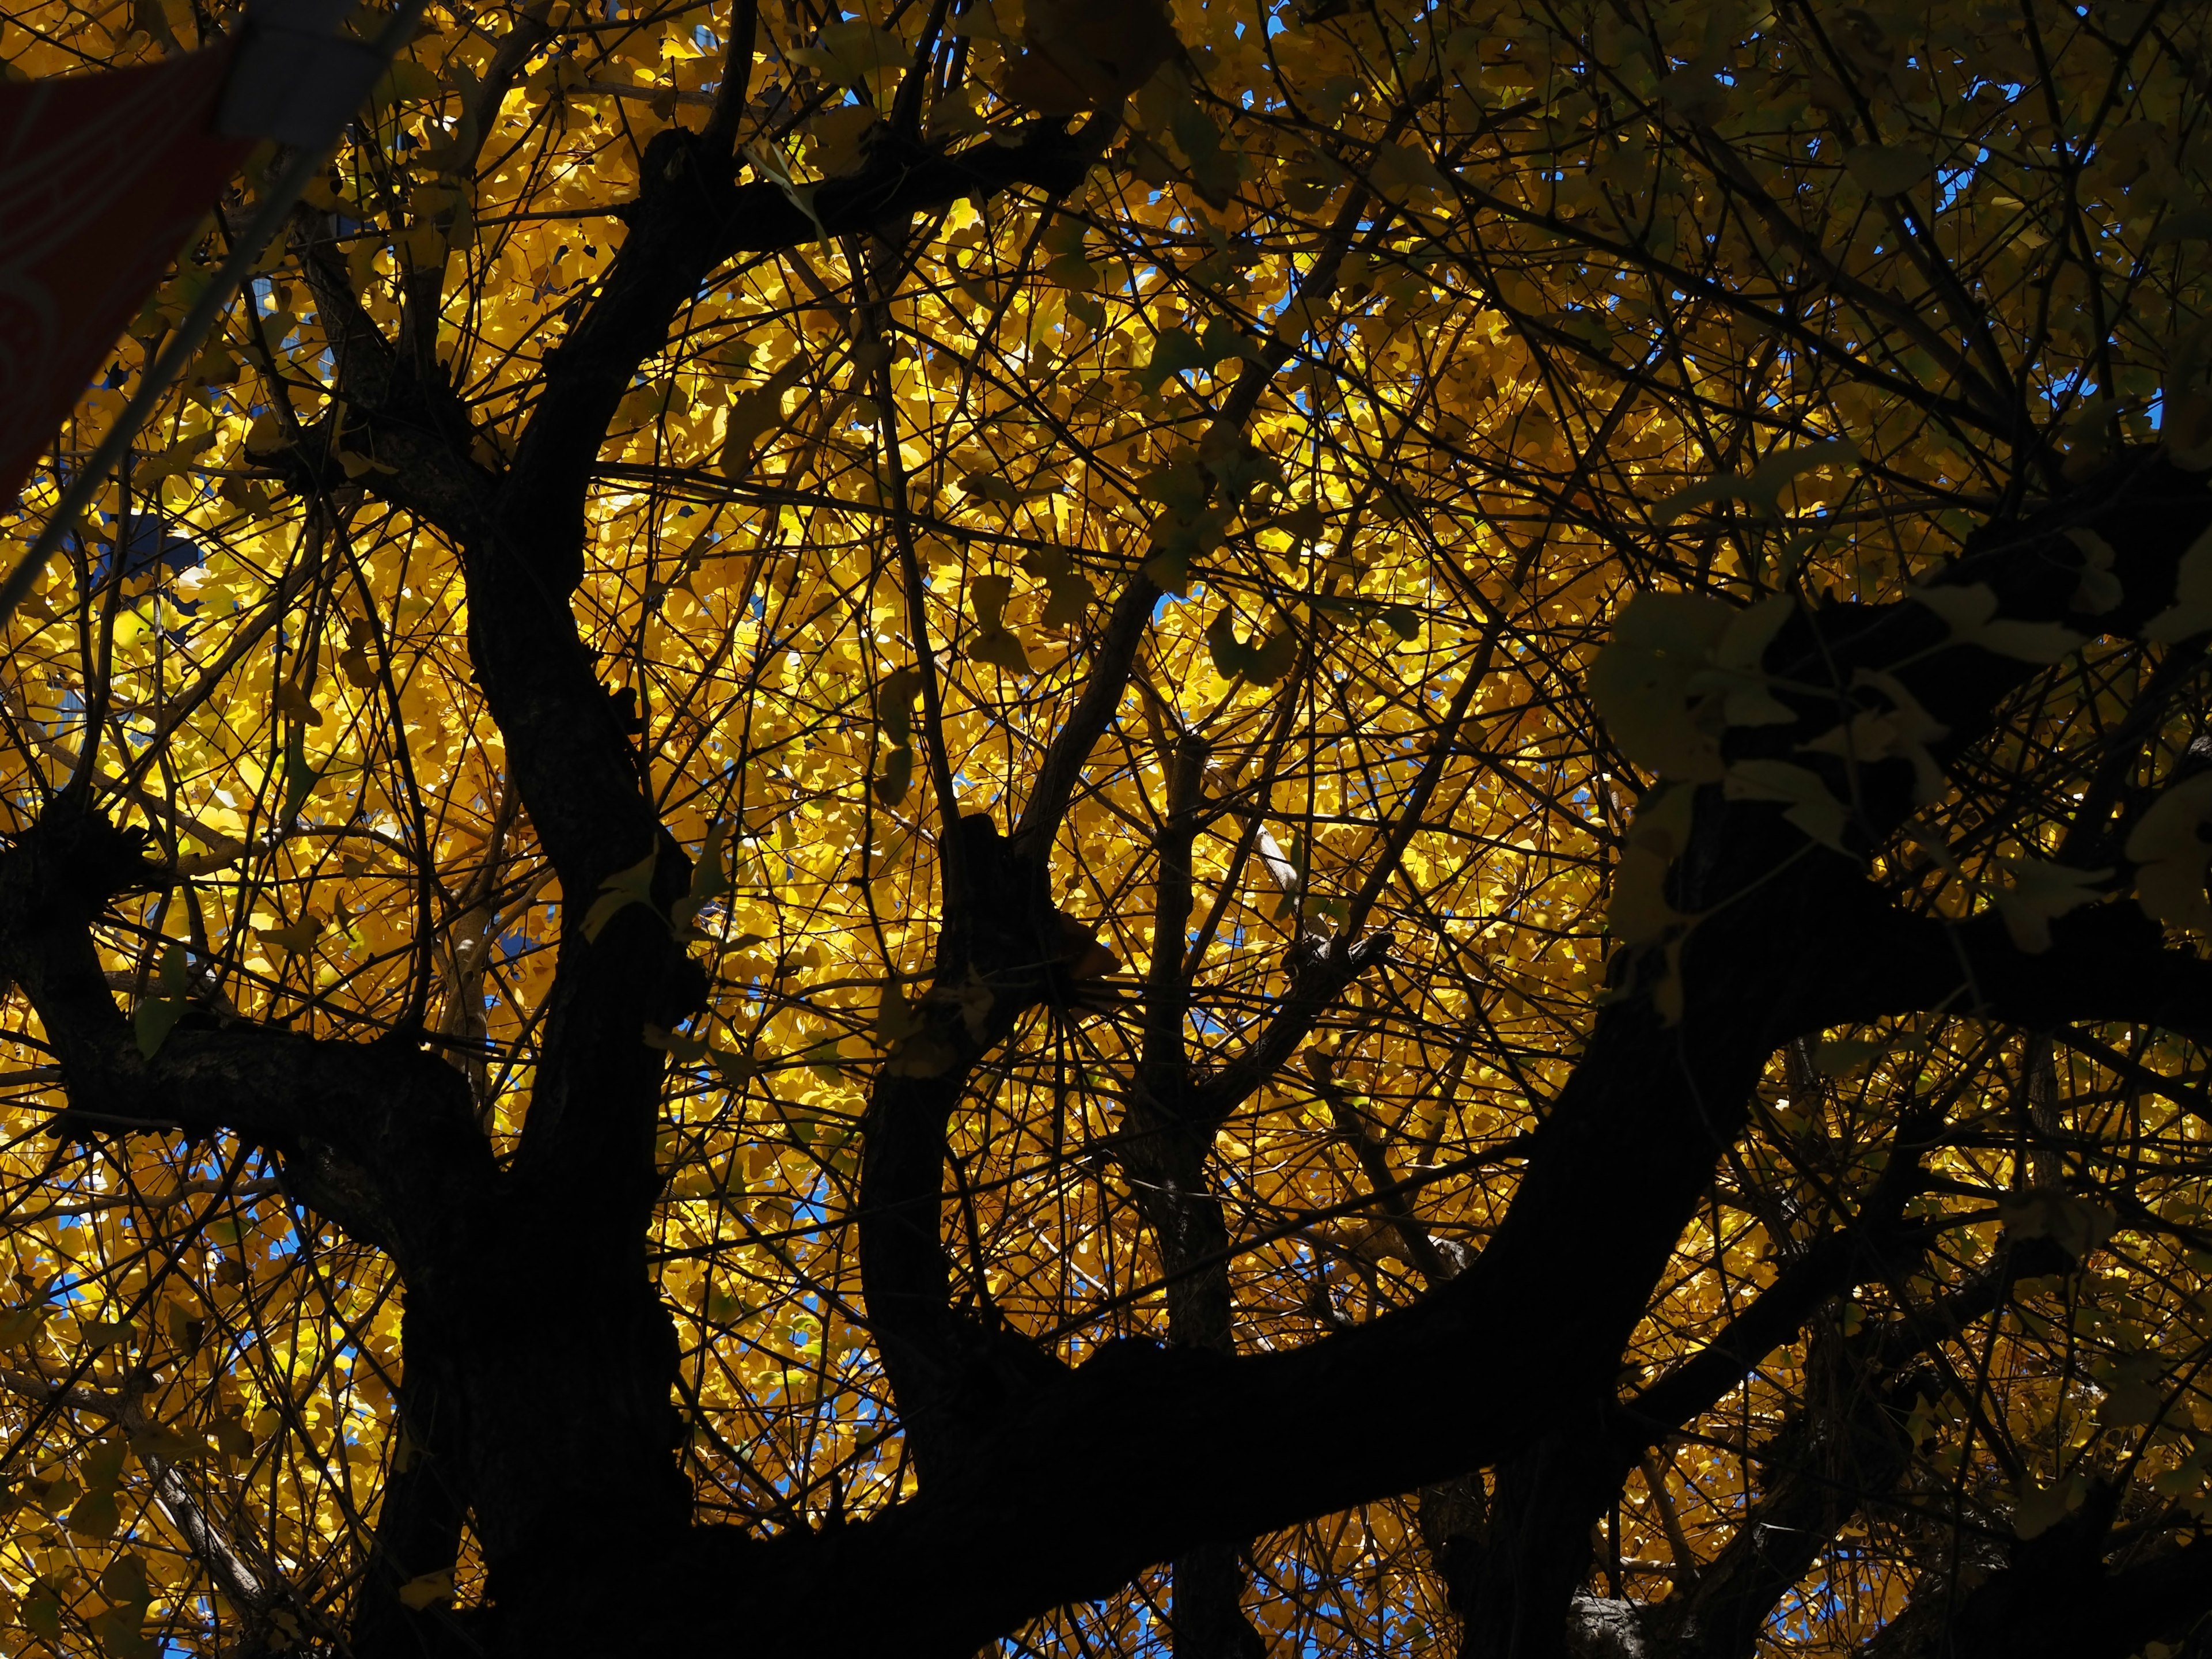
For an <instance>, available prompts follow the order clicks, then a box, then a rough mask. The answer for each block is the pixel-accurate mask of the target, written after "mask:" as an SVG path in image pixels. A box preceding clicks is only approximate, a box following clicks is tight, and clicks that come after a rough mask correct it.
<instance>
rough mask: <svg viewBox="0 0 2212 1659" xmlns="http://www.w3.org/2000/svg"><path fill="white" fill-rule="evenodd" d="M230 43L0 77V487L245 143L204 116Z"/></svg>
mask: <svg viewBox="0 0 2212 1659" xmlns="http://www.w3.org/2000/svg"><path fill="white" fill-rule="evenodd" d="M234 51H235V46H234V43H232V42H228V41H226V42H224V43H223V44H222V45H221V46H213V47H210V48H209V49H208V50H207V51H204V52H192V53H191V54H190V55H188V56H186V57H183V58H176V59H173V60H172V61H171V62H169V63H166V64H154V65H151V66H149V67H148V68H144V69H131V70H116V71H114V72H113V73H111V74H104V75H86V76H64V77H61V78H59V79H55V80H46V81H32V82H13V83H10V84H8V85H5V86H0V388H4V389H5V393H6V395H5V396H4V397H0V501H12V500H13V499H14V498H15V494H16V492H17V491H18V490H20V489H21V488H22V487H23V482H24V480H25V479H26V478H27V477H29V476H30V472H31V469H32V467H33V465H35V464H36V463H37V460H38V457H39V453H40V450H41V449H43V448H44V447H46V444H47V443H48V442H50V441H52V437H53V434H54V428H56V427H57V426H58V424H59V423H60V422H61V420H62V417H63V416H65V415H67V414H68V413H69V410H70V406H71V405H72V404H75V403H76V399H77V398H78V396H79V394H81V393H82V392H83V391H84V388H85V386H86V384H87V382H88V381H89V380H91V379H92V377H93V376H94V374H96V373H97V372H98V370H99V368H100V360H101V358H103V357H104V356H106V354H107V353H108V352H109V351H111V350H112V349H113V348H114V345H115V342H116V340H117V338H118V337H119V336H120V335H121V334H122V332H123V331H124V329H125V327H126V326H127V325H129V323H130V321H131V319H132V318H133V317H135V316H136V315H137V313H138V308H139V307H140V306H142V305H143V304H144V303H145V300H146V296H147V295H149V293H151V292H152V291H153V289H154V288H155V284H156V283H159V282H160V281H161V274H162V272H163V271H164V270H167V268H168V265H169V262H170V261H171V260H172V259H173V258H175V257H176V254H177V250H178V249H179V247H180V246H182V245H183V243H184V240H185V237H187V236H189V235H190V234H191V232H192V230H193V228H194V227H196V226H197V224H198V223H199V222H200V221H201V220H202V219H203V218H204V216H206V214H207V213H208V211H209V210H210V208H212V207H213V206H214V205H215V203H216V199H217V197H219V196H220V195H221V194H222V188H223V186H224V185H225V184H227V183H228V181H229V179H230V176H231V175H232V174H233V173H235V172H236V171H237V170H238V167H239V164H240V162H241V161H244V160H245V158H246V153H247V152H248V151H249V150H251V149H252V147H253V141H252V139H250V138H229V137H218V136H217V135H216V131H215V114H216V103H217V100H219V99H220V97H221V96H222V90H223V82H224V79H225V77H226V76H228V73H229V70H230V64H231V58H232V56H233V54H234Z"/></svg>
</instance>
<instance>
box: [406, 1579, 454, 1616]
mask: <svg viewBox="0 0 2212 1659" xmlns="http://www.w3.org/2000/svg"><path fill="white" fill-rule="evenodd" d="M452 1600H453V1572H452V1571H451V1570H450V1569H449V1570H447V1571H440V1572H425V1573H419V1574H417V1575H416V1577H412V1578H410V1579H409V1580H408V1581H407V1582H406V1583H404V1584H402V1585H401V1586H400V1587H399V1601H400V1605H401V1606H403V1607H406V1608H407V1609H408V1610H409V1611H410V1613H421V1612H422V1610H423V1609H424V1608H426V1607H436V1606H437V1605H438V1604H439V1603H441V1602H443V1601H452Z"/></svg>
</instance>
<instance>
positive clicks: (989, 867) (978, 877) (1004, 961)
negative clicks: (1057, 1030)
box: [946, 812, 1121, 1013]
mask: <svg viewBox="0 0 2212 1659" xmlns="http://www.w3.org/2000/svg"><path fill="white" fill-rule="evenodd" d="M960 856H961V863H962V887H963V891H962V893H961V895H960V899H959V906H958V910H957V914H955V915H952V916H951V917H950V918H948V923H949V925H948V927H947V930H946V936H947V945H948V946H949V947H950V950H951V953H956V954H948V958H947V965H951V966H953V967H955V968H956V969H957V968H961V967H965V968H968V969H973V970H974V972H975V975H976V976H977V977H979V978H980V979H981V981H983V982H984V983H986V984H987V985H988V986H989V987H990V988H991V992H992V994H993V996H994V998H995V999H996V1000H998V1001H999V1002H1000V1003H1001V1004H1003V1005H1006V1007H1007V1009H1008V1011H1009V1012H1010V1013H1011V1012H1018V1011H1019V1010H1021V1009H1025V1008H1031V1007H1035V1006H1036V1005H1038V1004H1039V1003H1043V1002H1049V1003H1052V1004H1054V1005H1055V1006H1068V1005H1070V1004H1073V1003H1075V1002H1078V1001H1079V1000H1082V998H1083V995H1084V992H1085V986H1086V984H1087V982H1088V981H1095V980H1097V979H1099V978H1102V977H1103V976H1104V975H1107V974H1110V973H1112V972H1113V971H1114V970H1115V969H1116V968H1118V967H1120V966H1121V963H1120V962H1119V961H1118V960H1117V959H1116V958H1115V955H1114V953H1113V952H1112V951H1109V950H1108V949H1107V948H1106V947H1105V946H1104V945H1102V944H1100V943H1099V942H1098V939H1097V936H1096V935H1095V934H1093V933H1091V929H1090V928H1089V927H1085V925H1084V924H1083V923H1082V922H1081V921H1078V920H1077V919H1076V918H1075V917H1073V916H1072V915H1068V914H1067V912H1066V911H1065V910H1062V909H1060V908H1059V907H1058V906H1057V905H1055V904H1054V903H1053V902H1052V894H1051V890H1050V887H1049V885H1048V882H1047V880H1046V877H1045V870H1044V865H1043V863H1042V860H1039V859H1036V858H1035V857H1032V856H1030V854H1025V853H1023V852H1018V851H1017V850H1016V848H1015V844H1014V843H1013V842H1011V841H1008V840H1007V839H1006V837H1005V836H1001V835H1000V833H999V827H998V825H997V824H995V823H993V822H992V821H991V818H990V816H989V815H988V814H987V813H983V812H970V813H969V814H967V815H966V816H964V817H962V818H961V820H960ZM963 958H964V960H963Z"/></svg>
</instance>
